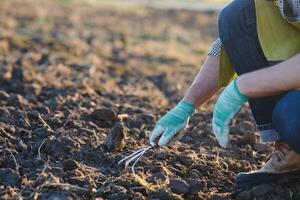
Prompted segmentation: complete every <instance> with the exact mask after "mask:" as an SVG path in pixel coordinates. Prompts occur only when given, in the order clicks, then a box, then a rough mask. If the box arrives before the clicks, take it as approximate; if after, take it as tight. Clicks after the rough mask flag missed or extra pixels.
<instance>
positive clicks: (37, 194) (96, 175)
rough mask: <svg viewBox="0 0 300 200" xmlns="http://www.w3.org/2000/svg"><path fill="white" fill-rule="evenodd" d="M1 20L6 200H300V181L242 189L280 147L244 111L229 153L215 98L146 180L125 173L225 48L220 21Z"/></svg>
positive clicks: (172, 14) (168, 13) (123, 13)
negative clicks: (240, 178) (238, 183)
mask: <svg viewBox="0 0 300 200" xmlns="http://www.w3.org/2000/svg"><path fill="white" fill-rule="evenodd" d="M0 15H1V17H0V155H1V157H0V196H1V199H12V198H14V199H22V198H23V199H79V198H82V199H92V198H97V199H214V200H217V199H218V200H219V199H245V200H246V199H300V193H299V191H300V185H299V184H298V183H297V181H293V182H291V181H290V182H287V181H284V180H280V181H278V182H273V183H270V184H261V185H258V186H255V187H253V188H237V187H235V184H234V177H235V175H236V174H237V173H239V172H241V171H249V170H254V169H257V168H258V167H259V166H260V164H261V162H263V161H264V160H265V159H266V157H267V156H268V154H269V153H270V152H271V151H272V147H271V146H270V145H266V144H261V143H259V141H258V134H257V131H256V129H255V127H254V125H253V120H252V118H251V113H250V111H249V109H248V108H247V107H245V108H243V109H242V111H241V113H240V114H239V116H238V118H236V119H235V120H234V121H233V122H232V128H231V135H232V143H233V147H232V149H230V150H224V149H222V148H220V147H219V146H218V143H217V141H216V139H215V138H214V136H213V134H212V131H211V124H210V122H211V117H212V113H211V111H212V107H213V103H214V99H215V98H214V99H212V100H211V101H209V102H207V103H206V104H205V105H204V106H203V107H202V108H201V109H200V110H199V111H198V113H196V114H195V115H194V116H193V117H192V119H191V122H190V123H191V124H193V123H196V122H198V121H200V123H199V124H198V125H197V127H196V128H195V129H194V130H193V131H192V132H190V133H187V134H186V136H185V137H183V138H182V139H181V140H180V142H177V143H176V144H175V145H174V146H173V147H172V148H162V149H160V150H156V151H153V150H151V151H149V152H148V153H147V154H146V155H145V156H144V157H143V158H142V160H141V161H140V162H139V163H138V164H137V168H136V175H133V174H132V173H131V172H130V170H129V171H125V170H124V166H122V165H121V166H118V161H119V160H120V159H122V158H123V157H124V156H127V155H129V154H130V153H132V152H133V151H134V150H137V149H139V148H142V147H146V146H147V145H148V139H147V135H148V134H149V132H150V131H151V130H152V129H153V127H154V125H155V122H156V120H158V119H159V117H160V116H162V115H163V114H164V113H165V112H166V111H168V110H169V109H170V108H172V106H174V105H175V103H176V102H177V101H178V100H180V98H181V97H182V95H183V92H184V91H185V89H186V88H187V87H188V85H189V84H190V83H191V81H192V80H193V77H194V76H195V74H196V73H197V71H198V69H199V66H200V64H201V62H203V58H204V57H205V54H206V51H207V49H208V48H209V45H210V43H211V42H212V41H213V39H214V38H216V37H217V36H216V34H215V33H216V29H215V27H216V22H217V15H218V14H217V13H213V12H197V11H178V10H159V9H153V8H146V7H130V8H123V7H103V6H100V5H90V4H84V3H72V1H63V2H59V1H49V2H47V1H25V2H24V1H0Z"/></svg>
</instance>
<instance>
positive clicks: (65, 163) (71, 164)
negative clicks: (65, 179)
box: [62, 159, 79, 171]
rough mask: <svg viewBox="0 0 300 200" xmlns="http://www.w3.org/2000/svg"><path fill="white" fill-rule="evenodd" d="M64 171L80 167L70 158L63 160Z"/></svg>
mask: <svg viewBox="0 0 300 200" xmlns="http://www.w3.org/2000/svg"><path fill="white" fill-rule="evenodd" d="M62 165H63V169H64V171H71V170H74V169H77V168H78V167H79V165H78V163H77V162H76V161H75V160H72V159H69V160H65V161H63V162H62Z"/></svg>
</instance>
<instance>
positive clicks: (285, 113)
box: [272, 91, 300, 153]
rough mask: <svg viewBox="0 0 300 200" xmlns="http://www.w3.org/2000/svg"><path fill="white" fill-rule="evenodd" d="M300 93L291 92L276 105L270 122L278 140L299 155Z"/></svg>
mask: <svg viewBox="0 0 300 200" xmlns="http://www.w3.org/2000/svg"><path fill="white" fill-rule="evenodd" d="M299 101H300V91H291V92H289V93H287V94H286V95H285V96H283V97H282V98H281V99H280V100H279V101H278V103H277V104H276V106H275V108H274V110H273V114H272V121H273V125H274V127H275V129H276V130H277V132H278V134H279V137H280V139H282V140H283V141H284V142H286V143H287V144H288V145H289V146H290V148H291V149H293V150H294V151H296V152H297V153H300V146H299V144H300V116H299V112H300V105H299V103H298V102H299Z"/></svg>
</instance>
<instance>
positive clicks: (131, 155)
mask: <svg viewBox="0 0 300 200" xmlns="http://www.w3.org/2000/svg"><path fill="white" fill-rule="evenodd" d="M144 149H145V148H142V149H139V150H137V151H135V152H133V153H132V154H130V155H129V156H126V157H125V158H123V159H122V160H120V161H119V162H118V165H120V164H121V163H122V162H124V161H125V160H128V159H130V158H132V157H133V156H135V155H136V154H140V153H141V152H142V151H144Z"/></svg>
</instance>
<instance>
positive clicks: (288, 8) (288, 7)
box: [277, 0, 300, 21]
mask: <svg viewBox="0 0 300 200" xmlns="http://www.w3.org/2000/svg"><path fill="white" fill-rule="evenodd" d="M277 5H278V7H279V9H280V11H281V14H282V17H283V18H284V19H286V20H289V21H300V0H278V1H277Z"/></svg>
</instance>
